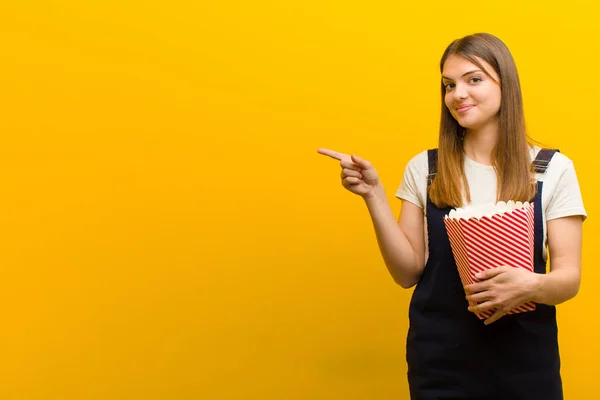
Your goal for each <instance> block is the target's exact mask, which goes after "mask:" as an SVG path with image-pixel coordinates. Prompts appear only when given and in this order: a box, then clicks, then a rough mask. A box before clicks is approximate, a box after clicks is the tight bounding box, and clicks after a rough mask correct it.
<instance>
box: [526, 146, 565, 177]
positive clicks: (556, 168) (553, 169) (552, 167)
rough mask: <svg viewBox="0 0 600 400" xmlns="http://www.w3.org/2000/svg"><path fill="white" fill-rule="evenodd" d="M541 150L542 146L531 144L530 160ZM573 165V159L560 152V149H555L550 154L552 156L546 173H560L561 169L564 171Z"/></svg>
mask: <svg viewBox="0 0 600 400" xmlns="http://www.w3.org/2000/svg"><path fill="white" fill-rule="evenodd" d="M541 150H542V148H541V147H540V146H533V149H532V160H534V159H535V158H536V157H537V156H538V154H539V152H540V151H541ZM549 150H557V149H549ZM572 165H573V161H572V160H571V159H570V158H569V157H568V156H566V155H565V154H563V153H561V152H560V151H556V152H555V153H554V155H553V156H552V158H551V159H550V163H549V164H548V169H547V170H546V173H547V174H549V175H556V174H559V175H560V174H561V173H562V171H564V170H565V169H567V168H570V167H572Z"/></svg>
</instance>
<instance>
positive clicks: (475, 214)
mask: <svg viewBox="0 0 600 400" xmlns="http://www.w3.org/2000/svg"><path fill="white" fill-rule="evenodd" d="M444 224H445V226H446V231H447V232H448V238H449V239H450V246H451V247H452V254H453V255H454V260H455V261H456V265H457V267H458V273H459V275H460V279H461V281H462V283H463V285H464V286H466V285H470V284H472V283H475V282H478V280H477V279H476V278H475V274H476V273H478V272H481V271H484V270H486V269H492V268H496V267H500V266H502V265H508V266H511V267H515V268H525V269H526V270H528V271H532V272H533V249H534V203H529V202H524V203H522V202H520V201H517V202H514V201H512V200H509V201H508V202H503V201H500V202H498V203H496V204H494V203H487V204H480V205H476V206H469V207H466V208H457V209H453V210H451V211H450V213H449V214H448V215H446V216H445V218H444ZM476 304H477V303H475V302H472V301H470V302H469V305H476ZM533 310H535V303H533V302H529V303H525V304H523V305H522V306H519V307H517V308H515V309H513V310H511V311H510V312H509V314H515V313H520V312H527V311H533ZM494 312H495V310H491V311H487V312H483V313H477V316H478V317H479V318H480V319H486V318H489V317H490V316H492V315H493V314H494Z"/></svg>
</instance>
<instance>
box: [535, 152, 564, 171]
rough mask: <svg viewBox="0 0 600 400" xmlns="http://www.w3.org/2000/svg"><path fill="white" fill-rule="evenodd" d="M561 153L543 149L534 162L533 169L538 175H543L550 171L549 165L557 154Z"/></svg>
mask: <svg viewBox="0 0 600 400" xmlns="http://www.w3.org/2000/svg"><path fill="white" fill-rule="evenodd" d="M557 152H558V153H560V150H558V149H541V150H540V152H539V153H538V155H537V157H536V158H535V160H533V169H534V171H535V172H536V173H538V174H543V173H545V172H546V170H547V169H548V164H550V160H552V157H553V156H554V154H555V153H557Z"/></svg>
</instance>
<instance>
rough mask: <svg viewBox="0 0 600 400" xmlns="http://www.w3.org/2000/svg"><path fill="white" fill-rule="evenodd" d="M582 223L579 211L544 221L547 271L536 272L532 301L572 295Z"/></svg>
mask: <svg viewBox="0 0 600 400" xmlns="http://www.w3.org/2000/svg"><path fill="white" fill-rule="evenodd" d="M582 224H583V219H582V217H581V216H579V215H576V216H570V217H564V218H557V219H553V220H550V221H548V223H547V230H548V251H549V253H550V272H549V273H548V274H544V275H542V274H538V275H539V276H538V285H537V287H536V289H535V291H534V294H533V301H535V302H536V303H542V304H550V305H556V304H560V303H563V302H565V301H567V300H569V299H571V298H573V297H575V295H576V294H577V292H578V291H579V284H580V282H581V245H582V244H581V243H582Z"/></svg>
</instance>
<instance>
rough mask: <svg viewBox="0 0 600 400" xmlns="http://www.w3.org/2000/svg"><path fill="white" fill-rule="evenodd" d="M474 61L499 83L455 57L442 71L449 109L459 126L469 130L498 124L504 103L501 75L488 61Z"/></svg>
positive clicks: (477, 68)
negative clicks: (499, 75)
mask: <svg viewBox="0 0 600 400" xmlns="http://www.w3.org/2000/svg"><path fill="white" fill-rule="evenodd" d="M475 58H476V59H477V61H479V62H480V63H481V65H483V66H484V67H485V69H486V71H488V73H490V74H491V75H492V76H493V77H494V79H496V81H494V79H491V78H490V77H489V76H487V75H486V74H485V72H483V71H482V70H481V68H479V67H478V66H477V65H475V64H473V63H472V62H471V61H469V60H467V59H466V58H464V57H462V56H459V55H455V54H452V55H450V56H449V57H448V58H447V59H446V62H445V63H444V68H443V72H442V82H443V84H444V86H445V87H446V94H445V97H444V102H445V103H446V107H448V109H449V110H450V113H451V114H452V116H453V117H454V119H456V121H457V122H458V123H459V124H460V126H462V127H463V128H466V129H468V130H480V129H483V128H485V127H487V126H489V125H490V124H497V123H498V111H499V110H500V100H501V92H500V85H499V84H498V83H497V81H499V78H498V75H497V74H496V72H495V71H494V69H493V68H492V66H491V65H489V64H488V63H487V62H485V61H483V60H482V59H480V58H479V57H475Z"/></svg>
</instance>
